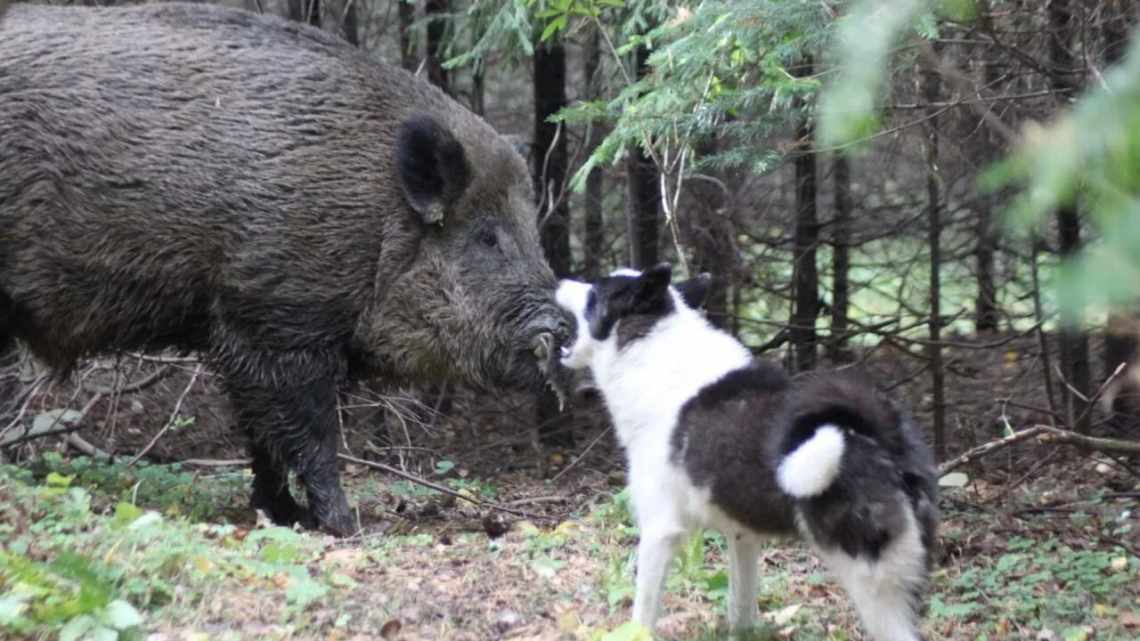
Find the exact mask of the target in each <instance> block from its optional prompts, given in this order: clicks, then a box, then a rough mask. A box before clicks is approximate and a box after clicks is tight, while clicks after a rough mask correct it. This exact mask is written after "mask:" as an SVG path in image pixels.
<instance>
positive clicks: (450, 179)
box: [369, 113, 573, 395]
mask: <svg viewBox="0 0 1140 641" xmlns="http://www.w3.org/2000/svg"><path fill="white" fill-rule="evenodd" d="M393 154H394V157H393V163H394V164H393V170H394V174H395V177H396V179H397V182H398V183H399V188H400V196H401V198H402V200H403V203H402V204H403V205H404V207H406V210H405V212H406V213H407V214H408V216H405V217H404V218H405V219H406V220H410V222H409V223H408V224H410V225H412V226H413V227H414V228H415V229H416V233H414V234H406V235H405V236H407V237H413V236H414V237H415V238H416V239H417V240H416V243H415V244H416V247H415V248H414V251H401V248H399V247H387V248H384V249H382V254H385V253H389V252H391V253H392V255H400V256H404V257H405V258H404V259H403V264H402V265H399V266H395V267H394V266H393V265H392V262H391V261H388V263H385V260H384V259H383V256H382V259H381V272H382V273H381V274H380V276H379V277H378V283H379V285H378V289H386V290H387V291H386V292H384V293H383V294H382V295H380V296H378V300H380V301H382V302H380V303H379V307H380V309H379V310H377V312H376V313H374V314H373V315H372V317H373V320H372V323H373V327H372V328H371V331H370V338H369V342H370V343H371V347H372V348H373V349H375V351H376V352H378V354H379V356H380V358H381V360H382V365H383V367H384V368H385V369H387V370H389V371H391V372H392V373H395V374H397V375H399V376H401V377H406V378H413V379H419V380H438V379H439V378H453V379H459V380H462V381H464V382H467V383H473V384H476V385H487V386H505V387H514V388H528V387H537V386H539V385H541V384H542V383H543V382H546V383H547V384H549V385H551V386H552V387H556V391H559V392H560V395H561V390H560V389H558V383H557V379H558V378H559V377H560V372H559V369H558V366H557V362H558V361H557V359H558V351H559V348H560V346H561V345H562V344H563V343H564V342H566V340H567V339H568V337H569V334H570V331H571V325H570V324H571V323H572V322H573V319H572V318H570V317H569V316H568V315H567V314H566V313H565V312H564V311H563V310H561V309H560V308H559V307H558V306H557V304H556V303H555V301H554V291H555V286H556V281H555V278H554V274H553V273H552V272H551V270H550V267H549V265H548V264H547V262H546V259H545V258H544V256H543V252H542V247H541V245H540V244H539V234H538V228H537V216H536V208H535V205H534V197H533V190H532V187H531V179H530V175H529V173H528V171H527V166H526V163H525V161H524V160H523V158H522V157H521V156H520V155H519V154H518V152H517V151H516V150H515V148H514V147H512V146H511V144H510V143H508V142H507V140H506V139H505V138H503V137H501V136H499V135H498V134H496V133H494V131H493V130H491V129H490V127H489V126H487V125H486V124H484V123H482V122H481V121H476V120H475V118H474V117H473V116H467V115H464V114H450V113H449V114H448V115H447V116H436V115H431V116H429V115H413V116H410V117H409V118H407V119H406V120H404V122H403V123H402V124H401V125H400V128H399V130H398V132H397V135H396V137H395V140H394V146H393ZM389 244H390V245H391V244H392V243H391V242H389ZM396 244H399V243H396ZM386 265H387V269H388V270H389V273H388V274H385V273H383V272H384V271H385V266H386Z"/></svg>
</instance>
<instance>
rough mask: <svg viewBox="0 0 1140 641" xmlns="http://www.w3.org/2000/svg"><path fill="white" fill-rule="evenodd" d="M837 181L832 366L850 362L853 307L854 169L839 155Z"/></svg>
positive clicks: (835, 167) (832, 230) (835, 177)
mask: <svg viewBox="0 0 1140 641" xmlns="http://www.w3.org/2000/svg"><path fill="white" fill-rule="evenodd" d="M832 170H833V172H834V176H833V180H834V181H835V222H834V224H833V225H832V228H831V289H832V297H831V337H830V338H831V340H830V341H829V342H828V345H827V352H828V358H830V359H831V361H832V362H836V363H839V362H844V361H846V360H849V358H850V354H849V353H848V352H847V350H846V345H847V314H848V311H849V308H850V306H851V302H850V298H849V294H848V285H849V284H850V281H849V272H850V267H851V255H850V251H851V165H850V161H849V160H848V159H847V157H846V156H843V155H841V154H840V155H836V156H835V161H834V163H833V164H832Z"/></svg>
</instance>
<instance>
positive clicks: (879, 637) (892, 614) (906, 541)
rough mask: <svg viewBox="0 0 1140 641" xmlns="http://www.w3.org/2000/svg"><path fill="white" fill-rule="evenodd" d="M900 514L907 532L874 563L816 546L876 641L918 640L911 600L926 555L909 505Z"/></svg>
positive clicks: (920, 579) (923, 571) (920, 582)
mask: <svg viewBox="0 0 1140 641" xmlns="http://www.w3.org/2000/svg"><path fill="white" fill-rule="evenodd" d="M898 500H899V501H900V502H903V503H904V504H905V501H906V498H905V497H903V496H901V495H900V496H899V497H898ZM904 509H905V510H906V529H904V530H903V531H902V532H900V533H899V534H898V535H896V536H895V538H894V539H893V540H892V541H891V542H890V543H889V544H888V545H887V547H886V548H884V549H883V551H882V553H881V554H880V556H879V560H878V561H869V560H868V559H866V558H852V557H850V556H847V555H846V554H845V553H844V552H843V551H842V550H838V549H831V550H829V549H824V548H821V547H819V546H818V545H816V546H814V547H815V549H816V552H817V553H818V554H819V555H820V556H821V557H823V560H824V562H825V563H826V564H827V566H828V567H830V568H831V570H832V572H834V573H835V575H836V577H838V579H839V582H840V584H842V585H843V587H844V589H846V590H847V593H848V594H850V595H851V600H852V601H854V602H855V609H856V610H858V611H859V617H860V618H861V619H862V620H863V625H865V626H866V627H867V631H868V632H870V633H871V638H873V639H875V640H876V641H921V639H922V637H921V636H920V634H919V630H918V616H917V613H916V612H915V611H914V609H913V607H912V602H911V599H912V595H913V594H914V593H915V591H916V590H919V589H920V588H921V587H922V586H923V584H924V582H925V578H924V577H925V576H926V566H925V565H924V559H925V554H926V550H925V548H924V547H923V545H922V538H921V534H920V532H919V527H918V523H917V521H916V520H915V518H914V512H913V511H912V510H911V509H910V507H909V506H907V507H906V508H904ZM802 529H803V530H804V531H805V532H806V531H807V529H806V528H802ZM805 538H810V535H805Z"/></svg>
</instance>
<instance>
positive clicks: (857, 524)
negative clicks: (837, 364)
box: [774, 373, 938, 564]
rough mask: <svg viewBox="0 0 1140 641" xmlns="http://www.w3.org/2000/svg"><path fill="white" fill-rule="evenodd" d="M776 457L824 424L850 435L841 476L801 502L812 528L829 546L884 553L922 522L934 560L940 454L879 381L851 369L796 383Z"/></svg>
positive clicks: (856, 554)
mask: <svg viewBox="0 0 1140 641" xmlns="http://www.w3.org/2000/svg"><path fill="white" fill-rule="evenodd" d="M785 411H786V413H787V414H786V416H787V419H786V420H785V421H784V429H785V432H784V434H782V435H781V436H780V437H779V439H778V441H777V442H776V450H775V452H774V454H775V458H776V460H779V459H782V458H783V456H785V455H787V454H788V453H789V452H791V451H793V450H794V449H796V448H797V447H799V445H801V444H802V443H803V442H804V441H806V440H807V439H809V438H811V436H812V435H813V434H815V431H816V429H818V428H819V427H820V426H822V425H825V424H832V425H835V426H837V427H839V428H840V429H841V430H842V431H843V434H844V454H843V459H842V461H841V464H840V469H839V476H838V477H837V478H836V480H835V482H834V483H833V484H832V486H831V487H830V488H829V489H828V490H827V491H826V492H824V493H823V494H821V495H820V496H817V497H813V498H810V499H805V500H802V501H798V502H797V506H796V509H797V510H798V511H799V513H800V515H801V517H802V519H803V522H804V524H805V526H806V527H807V528H808V529H809V531H810V532H811V535H812V537H813V538H814V539H815V540H816V542H817V543H819V544H820V545H822V546H825V547H831V548H838V549H841V550H843V552H844V553H846V554H847V555H849V556H852V557H859V556H865V557H867V558H870V559H877V558H878V557H879V555H880V554H881V552H882V550H883V547H884V546H885V545H887V544H888V543H889V542H890V541H891V540H892V539H893V538H894V537H895V536H897V535H898V534H900V533H901V532H902V531H903V529H904V528H905V527H906V520H907V515H906V512H907V511H908V510H909V511H911V512H912V513H913V514H914V516H915V520H916V521H917V522H918V526H919V529H920V535H921V538H922V541H923V545H924V547H925V549H926V550H927V559H926V562H927V564H929V562H930V555H931V551H932V549H933V546H934V543H935V541H934V538H935V537H934V530H935V529H936V527H937V520H938V513H937V507H936V506H937V483H936V478H935V476H936V473H935V467H934V458H933V456H932V454H931V452H930V449H929V447H928V446H927V445H926V442H925V441H924V440H923V438H922V435H921V433H920V432H919V430H918V429H917V427H916V426H915V425H914V424H913V423H912V422H911V421H910V419H909V417H907V416H906V415H904V414H903V413H902V412H901V411H900V410H899V408H898V407H897V406H896V405H895V404H894V403H892V402H891V401H890V399H888V398H886V397H885V396H883V395H882V394H880V393H879V392H878V391H877V390H875V389H874V388H873V387H872V386H870V385H868V384H866V383H864V382H862V381H860V380H858V379H857V378H856V377H855V376H854V375H850V374H835V373H824V374H812V375H809V376H805V377H804V378H802V379H799V380H797V381H796V382H795V384H794V385H793V389H792V393H791V394H790V395H789V398H788V404H787V408H786V410H785Z"/></svg>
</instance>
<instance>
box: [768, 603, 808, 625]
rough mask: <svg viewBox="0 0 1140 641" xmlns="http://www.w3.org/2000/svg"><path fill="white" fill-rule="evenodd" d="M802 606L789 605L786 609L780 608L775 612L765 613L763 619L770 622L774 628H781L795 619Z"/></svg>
mask: <svg viewBox="0 0 1140 641" xmlns="http://www.w3.org/2000/svg"><path fill="white" fill-rule="evenodd" d="M802 607H803V606H802V605H799V604H796V605H789V606H788V607H786V608H781V609H779V610H777V611H775V612H766V613H765V614H764V618H765V619H767V620H769V621H771V622H772V623H773V624H774V625H775V626H776V627H778V628H782V627H784V626H786V625H788V623H790V622H791V620H792V619H793V618H795V616H796V613H797V612H799V611H800V608H802Z"/></svg>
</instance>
